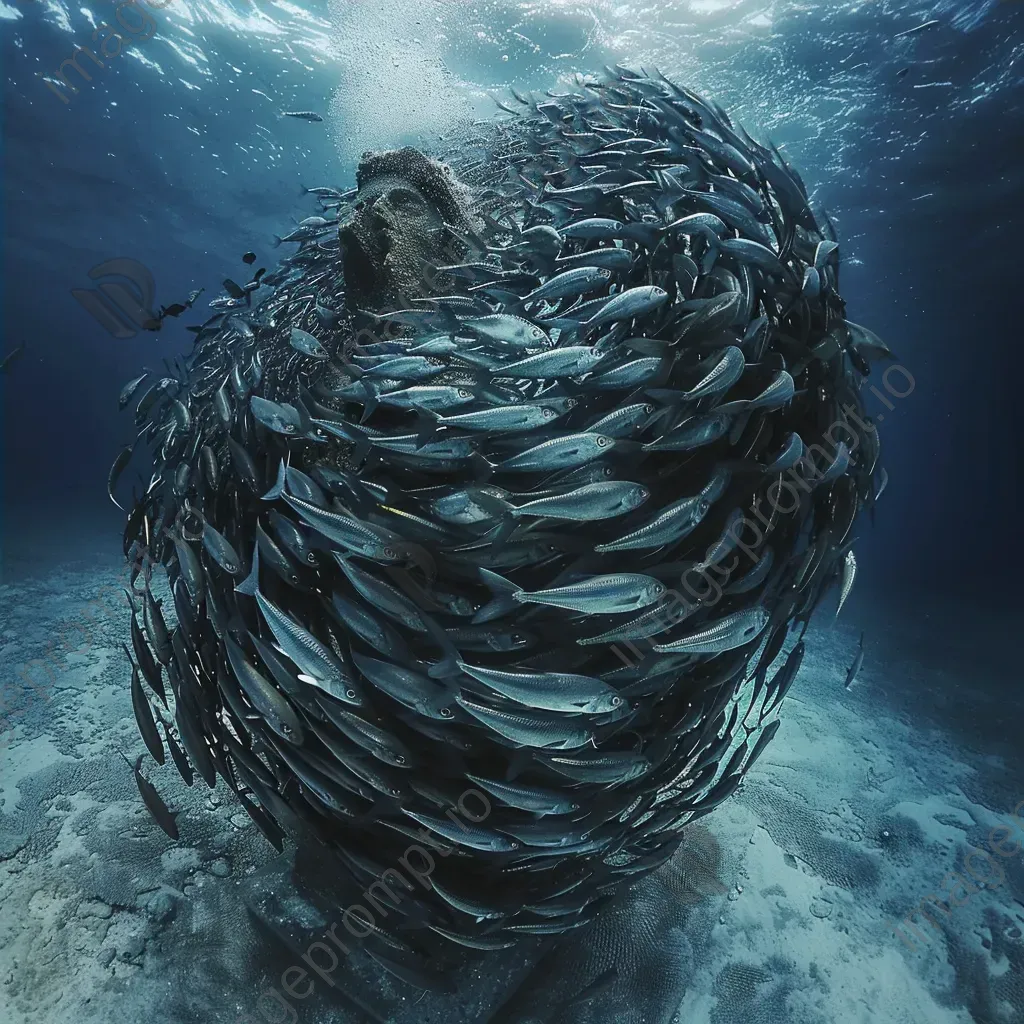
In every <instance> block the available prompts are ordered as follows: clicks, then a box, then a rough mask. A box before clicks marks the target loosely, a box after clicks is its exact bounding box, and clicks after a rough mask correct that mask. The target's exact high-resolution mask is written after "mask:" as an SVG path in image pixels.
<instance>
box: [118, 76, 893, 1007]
mask: <svg viewBox="0 0 1024 1024" xmlns="http://www.w3.org/2000/svg"><path fill="white" fill-rule="evenodd" d="M514 96H515V99H514V101H512V100H510V101H509V104H508V105H503V106H504V109H506V110H507V111H508V112H509V113H510V114H511V115H512V116H511V117H509V118H507V119H501V120H497V121H495V122H493V123H488V124H483V125H478V126H477V137H476V139H475V140H474V145H472V146H466V147H464V149H463V150H462V151H461V152H460V153H453V154H450V155H447V162H448V163H449V164H450V165H451V166H452V168H453V170H454V172H455V174H456V175H458V174H460V173H464V174H465V175H466V178H467V180H468V179H469V178H471V177H472V175H473V173H474V172H475V171H479V169H480V167H481V166H482V165H486V167H485V169H489V171H490V173H489V175H488V176H487V179H486V183H485V185H484V186H482V187H478V188H477V189H476V191H475V193H474V196H473V202H474V208H473V211H472V212H473V216H474V218H475V223H476V225H477V229H474V230H471V231H461V232H456V231H455V229H454V228H453V229H452V230H453V234H454V235H455V237H456V238H457V240H458V244H459V246H460V250H459V251H460V252H462V253H463V255H462V257H461V258H460V259H459V260H458V261H457V262H451V263H449V264H447V265H446V266H444V267H440V268H437V269H438V271H439V272H440V273H441V274H442V275H443V278H442V279H443V280H444V281H446V282H447V285H446V286H445V287H443V288H440V287H439V291H438V293H437V294H436V295H434V296H428V297H427V298H419V299H417V300H415V301H412V302H410V304H409V307H408V308H403V309H389V310H384V311H380V310H377V311H368V310H351V309H348V308H346V305H345V282H344V277H343V273H342V263H343V252H342V246H341V244H340V242H339V238H338V232H339V225H341V224H343V223H344V221H345V218H346V216H347V215H348V213H349V212H350V210H351V208H352V206H353V204H355V203H357V202H358V201H359V200H358V192H357V190H356V189H348V190H344V189H333V188H329V187H322V188H317V189H312V190H307V191H310V192H312V193H313V194H314V195H315V196H316V197H317V198H318V199H319V201H320V203H321V205H322V207H323V209H322V210H321V213H323V214H325V216H317V217H313V218H310V219H309V221H308V222H305V223H304V224H302V225H300V226H299V227H298V228H296V230H295V231H293V232H292V234H291V235H290V236H286V238H285V239H284V240H283V241H286V242H287V241H291V242H296V243H298V245H299V248H298V249H297V251H296V252H295V253H294V254H293V255H291V256H289V257H287V258H285V259H284V260H283V261H282V262H281V263H280V264H279V265H278V266H277V267H276V268H274V269H273V270H272V271H271V272H270V273H266V272H264V271H259V272H257V274H256V276H255V277H254V279H253V281H251V282H249V283H248V284H246V285H237V284H235V283H234V282H226V283H225V287H226V288H227V292H228V294H227V295H225V296H223V297H220V298H217V299H215V300H214V301H213V302H212V303H211V306H212V307H213V312H212V315H211V317H210V319H209V320H207V322H206V323H205V324H203V325H202V326H200V327H198V328H195V329H194V330H195V331H196V340H195V346H194V349H193V351H192V353H191V355H190V356H189V357H188V358H186V359H184V360H178V361H177V362H176V364H175V365H174V366H173V367H172V368H171V369H170V370H169V371H168V372H167V373H166V374H165V375H163V376H158V377H157V376H153V375H148V374H144V375H143V376H142V377H140V378H138V379H137V380H135V381H132V382H130V383H129V384H128V385H126V387H125V389H124V391H123V392H122V394H121V400H120V404H121V407H122V408H126V407H127V406H128V405H129V404H134V406H135V409H136V412H135V422H136V427H137V428H138V430H139V434H138V437H137V439H136V442H135V444H134V445H131V446H128V447H126V449H125V450H124V451H123V452H122V453H121V455H119V456H118V460H117V461H116V462H115V464H114V467H113V468H112V470H111V477H110V481H109V483H110V488H111V494H112V496H113V494H114V493H115V489H116V488H117V485H118V482H119V478H120V477H121V475H122V473H123V472H124V470H125V469H126V467H127V466H128V465H129V463H130V462H131V461H132V459H133V457H134V458H140V456H139V455H138V452H137V450H138V451H142V450H145V451H146V452H148V453H149V455H150V456H151V458H152V474H151V476H150V477H149V481H148V484H146V485H145V486H144V488H143V493H141V494H137V495H136V496H135V501H134V504H133V505H131V506H130V510H129V512H128V522H127V526H126V528H125V533H124V551H125V554H126V556H127V557H128V558H129V560H130V562H131V564H132V566H133V569H132V577H133V588H134V590H135V593H134V594H133V595H132V603H133V608H132V619H131V649H130V653H129V657H130V658H131V660H132V662H133V674H132V700H133V706H134V708H135V712H136V716H137V718H138V720H139V727H140V731H141V733H142V736H143V739H144V740H145V743H146V746H147V748H148V750H149V751H150V753H151V754H152V756H153V757H154V758H155V759H156V761H157V762H158V763H160V764H163V763H164V759H165V748H166V750H167V751H169V752H170V755H171V759H172V761H173V763H174V765H175V766H176V768H177V770H178V772H179V773H180V774H181V776H182V777H183V778H184V781H185V782H186V784H188V785H192V784H193V780H194V778H195V777H196V776H198V777H199V778H200V779H201V780H202V781H203V782H204V783H205V784H206V785H208V786H210V787H213V786H214V785H215V783H216V780H217V777H218V776H219V777H220V778H221V779H223V780H224V782H225V783H226V784H227V785H228V786H229V787H230V788H231V789H232V790H233V791H234V792H235V793H236V794H237V799H238V800H239V802H240V803H241V805H242V807H243V808H244V809H245V811H246V812H247V813H248V814H249V815H250V816H251V818H252V819H253V821H254V822H255V824H256V826H258V828H259V829H260V830H261V831H262V832H263V834H264V835H265V836H266V838H267V839H268V840H269V841H270V842H271V843H273V844H274V845H275V846H276V847H278V848H279V849H280V848H281V847H282V844H283V842H284V840H285V837H286V835H292V836H294V837H296V838H297V840H298V841H300V842H306V841H313V840H314V838H315V839H316V840H319V841H320V842H321V843H322V844H324V846H325V847H326V848H327V849H329V850H330V851H332V853H333V854H334V855H335V856H336V858H337V863H338V869H339V872H346V873H349V874H350V875H351V876H352V877H353V878H354V880H355V881H356V882H357V883H358V884H359V885H361V886H366V885H370V884H371V883H372V882H373V881H374V880H375V879H376V878H377V877H379V876H380V875H381V874H382V873H383V872H384V871H386V870H387V869H389V868H395V867H397V866H398V864H399V862H400V858H401V857H402V856H403V854H404V853H405V851H407V850H408V849H409V847H410V845H411V844H420V845H422V844H424V843H425V842H426V841H427V840H428V839H429V840H431V841H433V842H436V843H437V844H439V845H443V846H444V848H446V849H450V850H451V851H452V853H451V855H450V856H445V857H443V858H440V857H438V858H436V860H437V865H436V870H435V871H434V873H433V874H432V876H431V885H432V888H431V889H430V891H429V892H419V891H418V892H417V893H416V894H415V895H414V896H407V895H406V894H405V893H404V892H403V893H402V897H403V898H401V899H398V900H396V901H395V906H394V907H393V911H394V912H393V913H390V914H389V915H388V916H387V918H386V919H382V920H379V921H376V922H375V923H374V924H373V929H372V934H371V935H369V936H368V937H367V939H366V940H365V944H366V948H367V949H368V950H369V951H371V952H372V953H373V954H374V957H375V959H378V961H379V962H380V963H381V964H382V965H383V966H384V967H385V968H386V969H389V970H390V971H391V972H392V973H394V974H396V975H397V976H399V977H403V978H405V979H406V980H409V978H410V977H412V978H413V979H419V980H414V983H418V984H422V985H423V986H424V987H428V986H429V985H430V984H432V982H431V981H430V980H428V979H432V978H434V977H435V974H434V972H433V965H434V963H435V958H436V957H437V956H438V955H440V954H439V953H438V950H439V949H440V948H441V946H442V944H445V943H454V944H456V945H458V946H461V947H468V948H469V949H473V950H489V949H495V948H502V947H504V946H507V945H510V944H511V943H513V942H515V941H516V940H517V939H518V938H519V937H520V936H524V935H552V934H559V933H562V932H567V931H570V930H573V929H577V928H580V927H581V926H583V925H585V924H587V923H588V922H589V921H590V920H591V919H592V918H593V916H594V915H595V914H596V913H597V912H598V911H599V910H600V908H601V906H602V905H603V903H604V902H606V900H607V899H608V896H609V894H610V893H611V892H612V891H613V890H614V889H616V887H618V886H620V885H622V884H624V883H628V882H630V881H631V880H635V879H636V878H637V877H639V876H640V875H641V874H643V873H646V872H649V871H652V870H654V869H655V868H656V867H658V866H659V865H660V864H662V863H664V862H665V861H666V860H667V859H668V858H669V857H670V856H671V854H672V853H673V852H674V850H675V849H676V847H677V845H678V844H679V841H680V835H681V832H682V830H683V829H685V827H686V825H687V823H688V822H692V821H694V820H696V819H698V818H700V817H701V816H703V815H704V814H707V813H708V812H709V811H710V810H712V809H713V808H714V807H716V806H717V805H719V804H720V803H721V802H722V801H723V800H725V799H726V798H727V797H728V796H729V795H730V794H732V793H733V792H734V791H735V789H736V788H737V786H738V785H739V784H740V782H741V780H742V779H743V776H744V774H745V773H746V772H747V771H748V770H749V768H750V766H751V765H752V764H753V763H754V762H755V761H756V759H757V758H758V756H759V755H760V754H761V752H762V751H763V750H764V748H765V745H766V744H767V743H768V742H769V741H770V740H771V738H772V736H773V735H774V733H775V731H776V730H777V728H778V724H779V719H778V717H777V714H776V711H777V709H778V707H779V705H780V703H781V701H782V700H783V698H784V696H785V694H786V692H787V690H788V689H789V687H790V686H791V685H792V682H793V680H794V678H795V677H796V675H797V672H798V671H799V668H800V661H801V659H802V657H803V654H804V649H805V641H804V638H803V632H804V631H806V628H807V622H808V620H809V618H810V616H811V613H812V612H813V610H814V609H815V607H816V606H817V605H818V604H819V602H820V601H821V599H822V597H823V595H824V594H825V593H826V592H827V591H829V590H830V589H834V590H835V592H836V593H837V594H841V596H842V599H843V600H845V598H846V595H847V594H848V592H849V587H850V586H852V580H853V573H854V571H855V565H856V563H855V562H854V560H853V555H852V551H851V546H852V543H853V537H854V527H855V524H856V521H857V515H858V512H859V511H860V510H861V508H862V507H868V508H871V507H873V505H874V502H875V501H876V499H877V497H878V495H879V494H880V492H881V490H882V488H883V487H884V483H885V480H884V472H883V471H882V470H881V469H880V467H879V465H878V454H879V452H878V443H877V435H876V434H875V432H874V430H873V427H872V425H871V422H870V417H868V416H867V414H866V413H865V410H864V405H863V401H862V398H861V390H860V389H861V385H862V383H863V382H864V380H865V379H866V376H867V375H868V373H869V372H870V364H871V362H872V361H874V360H877V359H887V358H891V353H890V352H889V350H888V349H887V348H886V347H885V345H884V343H882V342H881V341H880V340H879V339H878V338H877V337H876V336H875V335H874V334H872V333H871V332H870V331H868V330H867V329H865V328H862V327H860V326H858V325H857V324H854V323H852V322H850V321H848V320H847V319H846V318H845V307H844V303H843V300H842V299H841V297H840V295H839V292H838V290H837V289H838V277H839V269H840V251H839V246H838V244H837V242H836V238H835V234H834V231H833V229H832V226H831V224H830V222H829V221H828V219H827V217H826V216H824V215H816V214H814V213H812V211H811V208H810V205H809V202H808V198H807V193H806V190H805V187H804V184H803V182H802V181H801V179H800V177H799V175H798V174H797V172H796V171H795V170H794V169H793V168H792V167H790V166H789V165H788V164H787V163H786V162H785V160H784V159H783V158H782V157H781V155H780V154H779V153H778V151H777V150H774V149H772V148H766V147H764V146H761V145H759V144H758V143H756V142H754V141H753V140H752V139H751V138H750V137H749V136H748V135H747V134H746V133H745V132H744V131H743V130H742V128H740V127H738V126H736V125H734V124H733V123H732V122H731V121H730V119H729V118H728V116H727V115H726V114H725V113H724V112H723V111H722V110H721V109H720V108H719V107H718V106H717V105H715V104H713V103H709V102H707V101H705V100H703V99H701V98H700V97H699V96H697V95H695V94H694V93H692V92H691V91H689V90H688V89H685V88H683V87H681V86H678V85H676V84H674V83H672V82H670V81H668V80H667V79H665V78H663V77H662V76H660V75H658V74H654V75H651V76H648V75H646V74H644V73H642V72H638V71H631V70H628V69H626V68H624V67H616V68H613V69H606V71H605V73H604V74H603V75H600V76H596V77H594V78H587V79H585V80H583V79H581V80H580V81H579V83H578V87H577V89H576V90H575V91H572V92H569V93H566V94H563V95H553V94H550V93H549V94H548V95H545V96H543V97H541V98H540V99H538V98H537V97H534V96H532V95H520V94H517V93H516V94H514ZM291 116H299V115H291ZM499 151H500V160H499V159H498V156H497V155H498V153H499ZM481 152H484V153H485V154H487V156H486V158H485V159H483V160H481V158H480V156H479V154H480V153H481ZM250 257H253V259H254V258H255V257H254V254H251V253H249V254H246V262H247V263H251V262H253V259H250ZM261 296H262V297H261ZM357 322H358V323H362V324H364V325H365V324H369V325H370V326H371V327H372V328H373V329H374V330H375V331H376V332H377V333H376V335H375V336H376V337H377V338H378V339H380V337H381V333H382V330H383V327H384V326H385V325H390V327H391V330H390V333H389V334H388V335H387V339H386V340H376V341H374V340H369V341H368V340H365V339H367V338H368V337H370V336H371V335H370V334H369V333H368V332H367V331H366V330H362V331H360V332H359V333H358V334H357V332H356V331H355V327H354V325H355V324H356V323H357ZM837 436H838V437H840V438H841V441H839V443H836V441H835V438H836V437H837ZM773 495H774V497H773ZM115 500H116V499H115ZM156 566H162V567H163V568H164V569H165V570H166V575H167V581H168V584H169V588H170V589H169V597H168V599H166V600H164V601H160V600H158V599H157V597H156V596H154V593H153V587H152V586H151V580H150V576H151V571H152V569H153V568H154V567H156ZM797 632H799V634H800V635H799V638H798V640H797V642H796V643H795V644H788V643H787V641H789V640H791V639H792V638H793V637H794V634H795V633H797ZM134 770H135V773H136V777H137V779H140V780H141V781H140V783H139V785H140V791H142V792H143V797H144V799H145V801H146V804H147V806H148V807H149V808H150V810H152V811H153V812H154V814H155V816H156V817H157V819H158V821H159V820H160V819H161V817H163V818H164V819H165V820H164V822H163V824H164V826H165V828H167V829H168V832H169V834H172V835H173V836H176V835H177V831H178V829H179V828H182V827H184V826H183V825H182V824H181V823H178V824H176V823H175V822H174V819H173V817H172V816H170V812H169V811H167V809H166V806H165V805H164V804H163V803H162V800H161V798H160V796H159V794H157V793H156V791H155V789H154V787H153V786H152V785H151V784H150V783H149V782H148V781H147V780H146V779H145V778H144V777H143V776H142V775H141V772H140V770H139V768H138V766H137V765H136V766H135V768H134ZM144 784H145V785H144ZM470 791H474V792H473V793H470Z"/></svg>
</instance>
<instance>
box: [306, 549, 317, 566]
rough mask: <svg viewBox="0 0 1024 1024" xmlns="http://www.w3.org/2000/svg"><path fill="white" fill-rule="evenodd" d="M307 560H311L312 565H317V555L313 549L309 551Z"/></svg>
mask: <svg viewBox="0 0 1024 1024" xmlns="http://www.w3.org/2000/svg"><path fill="white" fill-rule="evenodd" d="M306 561H307V562H309V564H310V565H316V555H314V554H313V552H312V551H307V552H306Z"/></svg>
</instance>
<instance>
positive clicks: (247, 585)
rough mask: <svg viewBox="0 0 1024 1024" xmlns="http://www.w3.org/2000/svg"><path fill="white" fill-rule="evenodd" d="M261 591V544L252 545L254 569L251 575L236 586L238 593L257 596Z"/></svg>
mask: <svg viewBox="0 0 1024 1024" xmlns="http://www.w3.org/2000/svg"><path fill="white" fill-rule="evenodd" d="M259 591H260V548H259V544H253V546H252V570H251V571H250V573H249V575H248V576H246V577H245V579H244V580H242V582H241V583H239V584H238V586H236V587H235V592H236V593H238V594H246V595H248V596H249V597H255V596H256V595H257V594H258V593H259Z"/></svg>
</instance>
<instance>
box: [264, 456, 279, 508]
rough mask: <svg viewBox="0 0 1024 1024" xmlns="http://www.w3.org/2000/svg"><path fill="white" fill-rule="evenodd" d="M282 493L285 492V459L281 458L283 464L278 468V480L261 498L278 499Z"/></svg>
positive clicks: (267, 499)
mask: <svg viewBox="0 0 1024 1024" xmlns="http://www.w3.org/2000/svg"><path fill="white" fill-rule="evenodd" d="M282 494H284V459H282V460H281V464H280V466H279V467H278V470H277V481H276V482H275V483H274V486H273V487H271V488H270V490H269V491H267V493H266V494H264V495H263V496H262V497H261V499H260V500H261V501H276V500H277V499H278V498H280V497H281V495H282Z"/></svg>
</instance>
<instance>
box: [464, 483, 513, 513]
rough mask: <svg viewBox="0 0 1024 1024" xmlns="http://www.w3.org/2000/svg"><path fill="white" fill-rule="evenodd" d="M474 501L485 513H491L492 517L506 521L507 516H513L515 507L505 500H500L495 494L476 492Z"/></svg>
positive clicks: (474, 492)
mask: <svg viewBox="0 0 1024 1024" xmlns="http://www.w3.org/2000/svg"><path fill="white" fill-rule="evenodd" d="M472 494H473V501H474V502H476V504H477V505H479V506H480V507H481V508H482V509H483V510H484V511H485V512H490V514H491V515H492V516H495V517H496V518H501V519H504V518H505V517H507V516H511V515H512V513H513V511H514V509H515V506H514V505H511V504H510V503H509V502H507V501H505V500H504V498H499V497H497V496H495V495H493V494H488V493H487V492H486V491H483V490H479V489H477V490H474V491H473V492H472Z"/></svg>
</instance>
